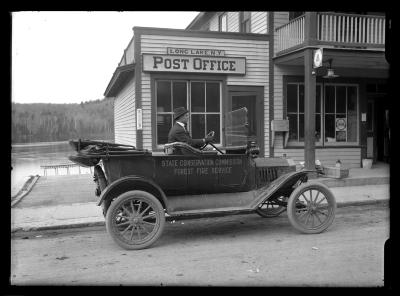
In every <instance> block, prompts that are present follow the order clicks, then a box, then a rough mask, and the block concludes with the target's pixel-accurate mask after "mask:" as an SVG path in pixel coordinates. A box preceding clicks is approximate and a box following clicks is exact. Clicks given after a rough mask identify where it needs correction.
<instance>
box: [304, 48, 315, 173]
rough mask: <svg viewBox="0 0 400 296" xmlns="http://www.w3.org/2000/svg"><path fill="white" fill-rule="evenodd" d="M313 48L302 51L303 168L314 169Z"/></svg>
mask: <svg viewBox="0 0 400 296" xmlns="http://www.w3.org/2000/svg"><path fill="white" fill-rule="evenodd" d="M312 72H313V49H306V50H305V52H304V162H305V164H304V165H305V168H306V169H309V170H314V169H315V95H316V94H315V90H316V78H315V75H313V74H312Z"/></svg>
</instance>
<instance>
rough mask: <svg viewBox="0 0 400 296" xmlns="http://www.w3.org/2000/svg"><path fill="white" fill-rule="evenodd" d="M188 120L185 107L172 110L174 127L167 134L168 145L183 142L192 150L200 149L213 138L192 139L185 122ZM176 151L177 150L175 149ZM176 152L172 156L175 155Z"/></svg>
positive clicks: (187, 112)
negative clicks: (192, 148)
mask: <svg viewBox="0 0 400 296" xmlns="http://www.w3.org/2000/svg"><path fill="white" fill-rule="evenodd" d="M188 120H189V111H188V110H186V108H185V107H179V108H176V109H174V121H175V123H174V125H173V126H172V128H171V130H170V131H169V133H168V143H173V142H184V143H187V144H189V145H190V146H192V147H194V148H200V147H202V146H203V145H204V144H207V143H210V142H211V141H212V140H213V139H214V136H206V137H205V138H204V139H192V137H191V136H190V134H189V131H188V130H187V127H186V125H187V122H188ZM176 150H178V149H176ZM177 152H178V151H176V152H175V153H174V154H177Z"/></svg>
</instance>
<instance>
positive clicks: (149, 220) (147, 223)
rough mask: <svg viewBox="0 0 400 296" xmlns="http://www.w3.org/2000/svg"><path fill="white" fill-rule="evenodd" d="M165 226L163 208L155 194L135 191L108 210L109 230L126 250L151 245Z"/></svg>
mask: <svg viewBox="0 0 400 296" xmlns="http://www.w3.org/2000/svg"><path fill="white" fill-rule="evenodd" d="M164 226H165V213H164V208H163V206H162V205H161V203H160V201H159V200H158V199H157V198H156V197H155V196H153V195H152V194H150V193H148V192H145V191H140V190H134V191H128V192H125V193H123V194H121V195H120V196H118V197H117V198H116V199H115V200H114V201H112V202H111V205H110V207H109V209H108V211H107V215H106V228H107V231H108V233H109V234H110V236H111V237H112V238H113V240H114V241H115V242H116V243H117V244H118V245H120V246H121V247H122V248H124V249H128V250H139V249H144V248H147V247H149V246H150V245H152V244H153V243H154V242H155V241H156V240H157V239H158V238H159V237H160V235H161V233H162V231H163V229H164Z"/></svg>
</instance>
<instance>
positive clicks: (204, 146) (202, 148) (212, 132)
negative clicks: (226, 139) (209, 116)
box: [200, 131, 224, 154]
mask: <svg viewBox="0 0 400 296" xmlns="http://www.w3.org/2000/svg"><path fill="white" fill-rule="evenodd" d="M214 135H215V132H214V131H211V132H209V133H208V134H207V135H206V137H214ZM208 145H211V146H213V147H214V149H215V150H217V151H218V152H219V153H221V154H224V153H223V152H222V151H221V150H219V149H218V148H217V147H215V146H214V145H213V143H211V142H209V143H206V144H204V145H203V146H202V147H201V148H200V150H204V148H206V147H207V146H208Z"/></svg>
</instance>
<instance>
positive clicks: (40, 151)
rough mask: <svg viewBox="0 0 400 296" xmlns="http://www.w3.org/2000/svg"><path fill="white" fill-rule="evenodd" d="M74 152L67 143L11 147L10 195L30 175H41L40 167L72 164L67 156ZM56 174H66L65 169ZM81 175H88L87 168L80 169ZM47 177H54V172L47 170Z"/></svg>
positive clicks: (72, 170) (73, 170) (71, 170)
mask: <svg viewBox="0 0 400 296" xmlns="http://www.w3.org/2000/svg"><path fill="white" fill-rule="evenodd" d="M75 153H76V152H75V151H74V150H73V149H72V147H71V146H70V145H69V144H68V142H48V143H30V144H16V145H12V146H11V167H12V169H11V194H12V195H13V193H16V191H18V190H19V189H20V188H21V187H22V185H23V184H24V182H25V181H26V180H27V178H28V177H29V176H30V175H43V173H44V172H43V169H41V168H40V166H41V165H54V164H66V163H72V162H71V161H70V160H69V159H68V156H69V155H74V154H75ZM77 172H78V168H76V170H75V169H70V173H71V174H73V173H77ZM58 173H59V174H60V175H61V174H66V173H67V172H66V169H59V170H58ZM81 173H90V169H89V168H81ZM47 174H48V175H54V174H55V171H54V170H48V171H47Z"/></svg>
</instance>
